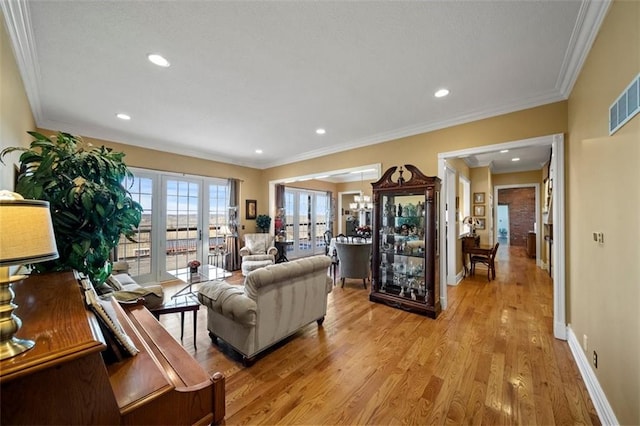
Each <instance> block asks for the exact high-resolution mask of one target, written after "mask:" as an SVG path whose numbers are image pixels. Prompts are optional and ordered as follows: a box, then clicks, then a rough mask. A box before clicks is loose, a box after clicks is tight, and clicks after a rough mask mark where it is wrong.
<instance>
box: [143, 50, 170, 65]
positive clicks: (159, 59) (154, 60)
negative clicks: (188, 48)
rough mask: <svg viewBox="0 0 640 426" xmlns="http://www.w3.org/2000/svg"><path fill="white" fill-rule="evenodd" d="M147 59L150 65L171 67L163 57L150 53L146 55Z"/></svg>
mask: <svg viewBox="0 0 640 426" xmlns="http://www.w3.org/2000/svg"><path fill="white" fill-rule="evenodd" d="M147 58H148V59H149V61H151V63H153V64H156V65H157V66H159V67H164V68H166V67H168V66H169V65H171V64H170V63H169V61H167V60H166V59H165V58H164V57H163V56H161V55H158V54H156V53H152V54H150V55H148V56H147Z"/></svg>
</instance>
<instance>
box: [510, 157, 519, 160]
mask: <svg viewBox="0 0 640 426" xmlns="http://www.w3.org/2000/svg"><path fill="white" fill-rule="evenodd" d="M511 161H520V157H514V158H512V159H511Z"/></svg>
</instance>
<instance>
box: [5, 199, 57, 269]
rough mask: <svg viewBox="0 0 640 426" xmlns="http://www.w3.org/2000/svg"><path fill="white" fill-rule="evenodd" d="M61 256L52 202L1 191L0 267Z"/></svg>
mask: <svg viewBox="0 0 640 426" xmlns="http://www.w3.org/2000/svg"><path fill="white" fill-rule="evenodd" d="M57 258H58V250H57V248H56V240H55V236H54V233H53V225H52V223H51V214H50V213H49V202H47V201H41V200H25V199H22V196H20V195H19V194H15V193H12V192H9V191H1V192H0V266H11V265H22V264H28V263H38V262H44V261H46V260H53V259H57Z"/></svg>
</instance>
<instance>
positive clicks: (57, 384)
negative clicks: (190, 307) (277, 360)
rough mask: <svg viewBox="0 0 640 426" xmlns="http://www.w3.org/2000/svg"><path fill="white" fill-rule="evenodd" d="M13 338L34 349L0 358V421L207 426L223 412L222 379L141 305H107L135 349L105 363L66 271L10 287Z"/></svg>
mask: <svg viewBox="0 0 640 426" xmlns="http://www.w3.org/2000/svg"><path fill="white" fill-rule="evenodd" d="M13 288H14V291H15V293H16V296H15V299H14V302H15V303H16V304H17V305H18V308H17V309H16V311H15V314H16V315H17V316H18V317H20V318H21V319H22V323H23V324H22V328H21V329H20V330H19V331H18V333H17V336H18V337H22V338H29V339H32V340H35V341H36V346H35V347H34V348H33V349H31V350H29V351H27V352H25V353H23V354H21V355H18V356H16V357H13V358H9V359H6V360H3V361H0V385H1V393H0V401H1V411H0V423H1V424H3V425H9V424H111V425H112V424H210V423H219V422H220V421H222V419H223V418H224V414H225V393H224V386H225V379H224V376H223V375H222V374H220V373H215V374H213V376H209V374H208V373H207V372H206V371H205V370H204V369H203V368H202V367H201V366H200V365H199V364H198V362H197V361H196V360H195V359H194V358H193V357H192V356H191V355H189V353H187V352H186V351H185V349H184V348H183V347H182V346H181V345H180V344H179V343H178V342H177V341H176V340H175V339H174V338H173V337H172V336H171V335H170V334H169V333H167V331H166V330H165V329H164V328H163V327H162V325H161V324H160V323H159V322H158V321H157V320H156V319H155V318H154V316H153V315H152V314H151V313H150V312H149V311H148V310H147V309H146V308H144V307H143V306H141V305H134V306H131V307H126V308H122V307H121V306H120V305H118V304H117V303H115V302H114V303H113V305H114V307H115V309H116V314H117V316H118V319H119V320H120V323H121V325H122V327H123V329H124V330H125V332H126V333H127V334H128V335H129V336H130V338H131V340H132V341H133V343H134V344H135V346H136V347H137V348H138V349H139V350H140V353H138V354H137V355H136V356H134V357H127V358H123V359H122V360H121V361H117V362H113V363H109V364H107V363H105V361H104V359H103V355H102V353H101V352H102V351H103V350H104V349H105V348H106V343H105V338H104V337H105V336H104V334H103V333H102V331H101V329H100V326H99V324H98V320H97V319H96V317H95V316H94V315H93V313H92V312H91V311H90V310H88V309H87V308H86V306H85V303H84V300H83V296H82V289H81V288H80V286H79V283H78V280H77V279H76V277H75V276H74V274H73V273H72V272H61V273H52V274H44V275H35V276H32V277H29V278H27V279H25V280H22V281H17V282H15V283H13Z"/></svg>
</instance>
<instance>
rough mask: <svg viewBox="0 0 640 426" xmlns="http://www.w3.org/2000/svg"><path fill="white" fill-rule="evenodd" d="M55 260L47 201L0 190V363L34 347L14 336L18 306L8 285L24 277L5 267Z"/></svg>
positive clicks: (32, 342) (19, 325)
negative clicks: (25, 197)
mask: <svg viewBox="0 0 640 426" xmlns="http://www.w3.org/2000/svg"><path fill="white" fill-rule="evenodd" d="M57 258H58V250H57V248H56V239H55V236H54V234H53V225H52V224H51V214H50V213H49V202H47V201H40V200H25V199H23V198H22V196H21V195H20V194H16V193H14V192H10V191H5V190H2V191H0V360H4V359H7V358H11V357H13V356H16V355H19V354H21V353H23V352H25V351H27V350H29V349H31V348H32V347H33V346H34V345H35V342H34V341H33V340H26V339H19V338H17V337H15V334H16V333H17V332H18V330H20V327H21V326H22V321H20V318H18V317H17V316H16V315H14V314H13V311H14V310H15V309H16V308H17V307H18V306H17V305H15V304H14V303H13V297H14V296H15V293H14V292H13V289H12V288H11V283H12V282H14V281H18V280H21V279H24V278H25V277H24V276H22V275H16V276H10V273H9V266H17V265H23V264H31V263H38V262H44V261H46V260H53V259H57Z"/></svg>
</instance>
